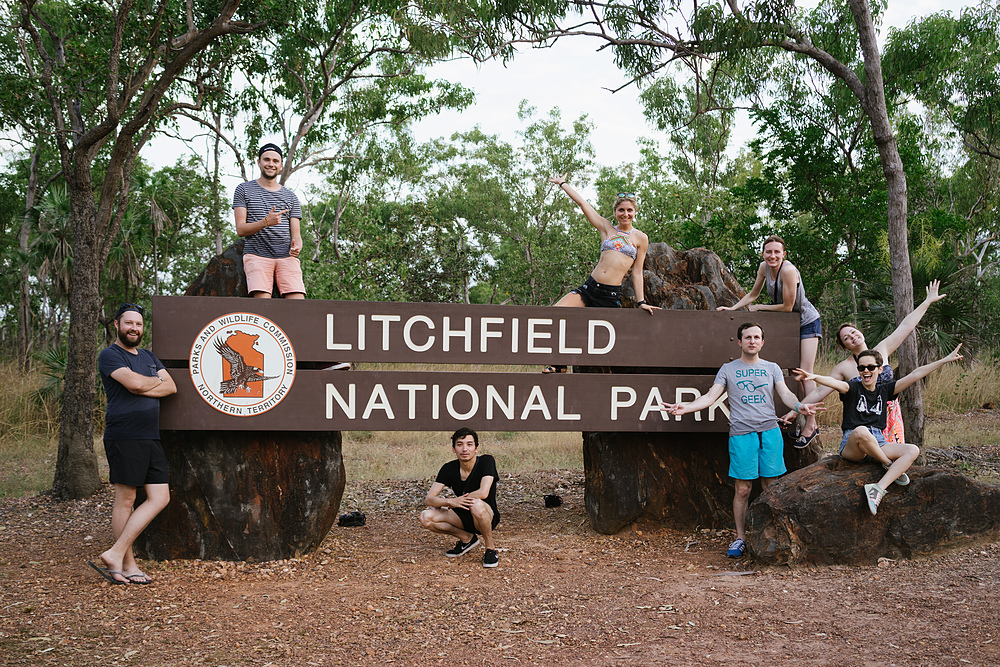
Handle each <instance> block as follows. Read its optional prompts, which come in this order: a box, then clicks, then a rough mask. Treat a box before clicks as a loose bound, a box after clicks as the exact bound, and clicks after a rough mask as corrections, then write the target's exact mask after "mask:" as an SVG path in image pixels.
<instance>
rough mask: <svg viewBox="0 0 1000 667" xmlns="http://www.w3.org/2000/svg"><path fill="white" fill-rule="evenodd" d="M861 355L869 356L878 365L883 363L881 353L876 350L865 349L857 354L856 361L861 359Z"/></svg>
mask: <svg viewBox="0 0 1000 667" xmlns="http://www.w3.org/2000/svg"><path fill="white" fill-rule="evenodd" d="M861 357H871V358H872V359H874V360H875V363H876V364H878V365H879V366H882V365H884V364H885V361H884V360H883V359H882V354H881V353H880V352H879V351H878V350H865V351H864V352H862V353H861V354H859V355H858V361H861Z"/></svg>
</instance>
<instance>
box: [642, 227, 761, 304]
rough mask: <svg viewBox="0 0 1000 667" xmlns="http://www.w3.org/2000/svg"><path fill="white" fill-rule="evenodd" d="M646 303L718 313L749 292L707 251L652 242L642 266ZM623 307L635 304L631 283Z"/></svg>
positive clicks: (716, 257) (716, 256)
mask: <svg viewBox="0 0 1000 667" xmlns="http://www.w3.org/2000/svg"><path fill="white" fill-rule="evenodd" d="M643 280H644V283H643V289H644V291H645V292H646V294H645V296H646V301H648V302H650V303H651V304H654V305H656V306H660V307H661V308H669V309H674V310H715V308H716V306H728V305H731V304H734V303H736V302H737V301H739V300H740V298H742V297H743V295H744V294H746V292H745V291H744V290H743V288H742V287H740V284H739V283H738V282H737V281H736V278H735V277H733V274H731V273H730V272H729V271H728V270H727V269H726V267H725V265H724V264H723V263H722V260H721V259H720V258H719V256H718V255H716V254H715V253H714V252H712V251H711V250H708V249H707V248H692V249H691V250H674V249H673V248H671V247H670V246H668V245H667V244H666V243H650V244H649V248H648V249H647V250H646V263H645V264H644V266H643ZM622 292H623V296H624V299H623V305H625V306H634V305H635V292H634V291H633V290H632V281H631V280H626V281H625V284H624V286H623V290H622Z"/></svg>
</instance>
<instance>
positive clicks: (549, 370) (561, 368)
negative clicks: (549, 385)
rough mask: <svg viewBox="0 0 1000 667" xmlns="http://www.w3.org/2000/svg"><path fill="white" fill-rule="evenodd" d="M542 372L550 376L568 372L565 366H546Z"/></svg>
mask: <svg viewBox="0 0 1000 667" xmlns="http://www.w3.org/2000/svg"><path fill="white" fill-rule="evenodd" d="M542 372H543V373H546V374H548V373H565V372H566V367H565V366H546V367H545V368H543V369H542Z"/></svg>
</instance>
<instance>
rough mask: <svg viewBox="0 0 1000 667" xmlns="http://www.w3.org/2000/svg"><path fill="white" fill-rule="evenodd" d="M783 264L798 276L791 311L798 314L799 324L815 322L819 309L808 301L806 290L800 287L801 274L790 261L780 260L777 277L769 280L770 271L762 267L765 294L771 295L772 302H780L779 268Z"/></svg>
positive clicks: (782, 266)
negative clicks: (793, 270)
mask: <svg viewBox="0 0 1000 667" xmlns="http://www.w3.org/2000/svg"><path fill="white" fill-rule="evenodd" d="M785 264H788V266H790V267H792V268H793V269H795V275H796V277H798V282H797V283H796V285H795V303H794V304H793V305H792V311H793V312H796V313H798V314H799V315H800V318H799V326H800V327H804V326H805V325H807V324H809V323H810V322H815V321H816V320H818V319H819V311H818V310H816V306H814V305H812V303H810V301H809V299H807V298H806V290H805V288H803V287H802V274H800V273H799V270H798V269H796V268H795V265H794V264H792V263H791V262H782V263H781V265H780V266H779V267H778V277H777V278H775V279H774V280H771V272H770V271H768V270H767V269H766V268H765V269H764V287H766V288H767V295H768V296H769V297H771V303H772V304H779V303H782V299H781V294H782V292H781V270H782V269H783V268H785Z"/></svg>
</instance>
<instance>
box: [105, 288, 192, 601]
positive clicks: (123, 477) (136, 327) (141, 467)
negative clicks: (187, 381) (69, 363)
mask: <svg viewBox="0 0 1000 667" xmlns="http://www.w3.org/2000/svg"><path fill="white" fill-rule="evenodd" d="M114 325H115V331H116V336H115V342H114V344H112V345H109V346H108V347H107V348H105V349H104V350H101V353H100V355H98V357H97V367H98V370H100V372H101V382H103V383H104V393H105V394H107V397H108V408H107V412H106V416H105V420H104V424H105V426H104V451H105V453H106V454H107V457H108V467H109V468H110V474H109V478H110V479H111V483H112V484H113V485H114V487H115V504H114V507H113V508H112V510H111V528H112V530H113V531H114V535H115V543H114V545H113V546H112V547H111V548H110V549H108V550H107V551H105V552H104V553H102V554H101V560H102V561H104V567H99V566H97V565H95V564H94V563H93V562H91V561H87V562H88V563H89V564H90V566H91V567H92V568H94V569H95V570H97V571H98V572H99V573H100V574H101V576H102V577H104V578H105V579H107V580H108V581H110V582H111V583H113V584H148V583H151V582H152V579H151V578H150V577H149V575H147V574H146V573H145V572H143V571H142V570H141V569H140V568H139V565H138V563H136V562H135V557H134V556H133V555H132V543H133V542H135V540H136V538H137V537H139V534H140V533H141V532H142V531H143V530H145V529H146V526H148V525H149V522H150V521H152V520H153V518H154V517H155V516H156V515H157V514H159V513H160V512H161V511H162V510H163V508H165V507H166V506H167V503H168V502H170V488H169V487H168V486H167V459H166V456H164V454H163V447H161V446H160V399H161V398H163V397H164V396H170V395H171V394H173V393H176V392H177V386H176V385H175V384H174V381H173V379H172V378H171V377H170V374H169V373H167V371H166V369H165V368H164V367H163V364H162V363H160V360H159V359H157V358H156V355H154V354H153V353H152V352H150V351H149V350H143V349H140V348H139V342H140V341H141V340H142V327H143V321H142V306H139V305H137V304H134V303H123V304H122V305H121V306H120V307H119V308H118V313H117V314H116V315H115V319H114ZM139 486H142V487H143V489H144V490H145V491H146V500H145V501H144V502H143V503H142V504H141V505H139V506H138V507H135V495H136V488H137V487H139Z"/></svg>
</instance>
